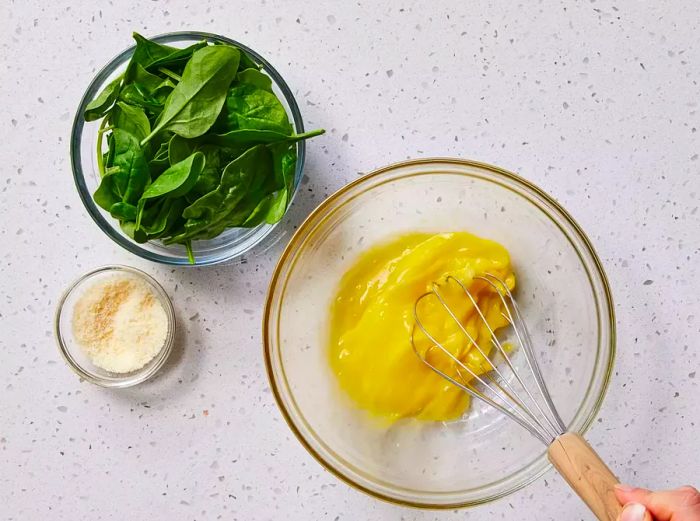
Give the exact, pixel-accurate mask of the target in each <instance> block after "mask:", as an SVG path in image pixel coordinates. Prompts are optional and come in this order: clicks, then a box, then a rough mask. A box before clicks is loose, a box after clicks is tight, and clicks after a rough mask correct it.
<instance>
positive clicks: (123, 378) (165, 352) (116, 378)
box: [54, 265, 175, 388]
mask: <svg viewBox="0 0 700 521" xmlns="http://www.w3.org/2000/svg"><path fill="white" fill-rule="evenodd" d="M115 275H127V276H129V277H134V278H137V279H139V280H142V281H144V282H145V283H146V284H148V285H149V286H150V287H151V288H152V289H153V293H154V294H155V296H156V298H157V299H158V301H159V302H160V303H161V305H162V306H163V309H165V314H166V315H167V317H168V332H167V334H166V337H165V342H164V344H163V347H162V348H161V349H160V351H159V352H158V354H157V355H156V356H155V357H153V359H152V360H151V361H150V362H148V363H147V364H146V365H144V366H143V367H142V368H140V369H137V370H136V371H132V372H130V373H112V372H109V371H106V370H104V369H102V368H101V367H97V366H96V365H94V364H93V363H92V362H91V361H90V359H89V358H88V356H87V355H86V354H85V352H84V351H83V349H82V348H81V347H80V345H79V344H78V342H77V340H76V339H75V336H74V335H73V324H72V320H73V310H74V308H75V305H76V303H77V302H78V300H79V299H80V297H81V295H82V294H83V292H84V291H85V290H86V289H88V288H89V287H90V286H92V285H93V284H95V283H97V282H99V281H101V280H107V279H109V278H112V277H114V276H115ZM54 333H55V335H56V341H57V342H58V348H59V350H60V351H61V355H63V358H64V359H65V361H66V363H67V364H68V366H69V367H70V368H71V369H73V371H75V373H76V374H77V375H78V376H80V377H81V378H84V379H85V380H87V381H88V382H92V383H94V384H97V385H101V386H102V387H122V388H123V387H131V386H134V385H136V384H139V383H141V382H145V381H146V380H148V379H149V378H151V377H152V376H153V375H154V374H156V373H157V372H158V370H159V369H160V368H161V367H162V366H163V364H164V363H165V361H166V360H167V359H168V356H169V355H170V352H171V351H172V348H173V343H174V341H175V311H174V309H173V304H172V302H171V301H170V298H169V297H168V294H167V293H166V292H165V290H164V289H163V288H162V287H161V285H160V284H158V282H156V280H155V279H154V278H153V277H151V276H149V275H147V274H146V273H144V272H143V271H141V270H137V269H136V268H130V267H128V266H118V265H111V266H103V267H101V268H97V269H95V270H93V271H91V272H89V273H86V274H85V275H83V276H82V277H80V278H79V279H78V280H76V281H75V282H74V283H73V284H71V285H70V286H69V288H68V289H67V290H66V292H65V293H64V294H63V296H62V297H61V299H60V300H59V302H58V307H57V309H56V317H55V322H54Z"/></svg>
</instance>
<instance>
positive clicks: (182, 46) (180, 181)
mask: <svg viewBox="0 0 700 521" xmlns="http://www.w3.org/2000/svg"><path fill="white" fill-rule="evenodd" d="M134 38H135V40H136V45H135V46H133V47H131V48H129V49H127V50H126V51H124V52H122V53H121V54H120V55H118V56H117V57H116V58H114V59H113V60H112V61H111V62H110V63H109V64H107V65H106V66H105V67H104V68H103V69H102V70H101V71H100V72H99V73H98V74H97V76H96V77H95V79H94V80H93V81H92V83H91V84H90V86H89V87H88V89H87V91H86V92H85V95H84V96H83V99H82V101H81V103H80V106H79V108H78V112H77V114H76V116H75V121H74V124H73V133H72V136H71V160H72V165H73V173H74V178H75V182H76V186H77V188H78V191H79V193H80V196H81V199H82V200H83V203H84V204H85V206H86V208H87V210H88V212H89V213H90V215H91V217H92V218H93V219H94V220H95V222H97V224H98V225H99V226H100V228H101V229H102V230H103V231H104V232H105V233H107V235H109V236H110V237H111V238H112V239H113V240H115V241H116V242H117V243H119V244H120V245H121V246H123V247H125V248H126V249H127V250H129V251H131V252H132V253H135V254H137V255H139V256H141V257H144V258H147V259H150V260H154V261H158V262H163V263H167V264H177V265H184V264H197V265H204V264H215V263H220V262H224V261H227V260H230V259H233V258H235V257H238V256H240V255H242V254H243V253H245V252H247V251H248V250H250V249H251V248H252V247H253V246H255V245H256V244H258V243H260V242H261V241H262V240H263V239H264V238H265V237H266V236H268V235H269V234H270V233H271V232H272V231H273V230H274V228H275V225H276V224H277V223H278V222H279V220H280V219H281V218H282V217H283V216H284V213H285V212H286V210H287V208H288V207H289V204H290V203H291V201H292V198H293V196H294V194H295V192H296V189H297V186H298V184H299V181H300V178H301V172H302V168H303V164H304V151H305V145H304V141H305V139H307V138H309V137H313V136H316V135H319V134H320V133H322V132H323V131H322V130H318V131H312V132H304V127H303V123H302V119H301V115H300V113H299V108H298V106H297V103H296V101H295V99H294V96H293V95H292V93H291V91H290V89H289V87H288V86H287V85H286V83H285V82H284V80H283V79H282V78H281V76H280V75H279V74H278V73H277V71H275V69H274V68H273V67H272V66H271V65H270V64H269V63H268V62H267V61H266V60H265V59H263V58H262V57H261V56H260V55H258V54H257V53H256V52H254V51H253V50H251V49H249V48H248V47H246V46H244V45H242V44H240V43H238V42H235V41H233V40H230V39H228V38H224V37H222V36H216V35H212V34H208V33H200V32H187V33H170V34H166V35H161V36H157V37H155V38H152V39H146V38H144V37H141V36H140V35H137V34H135V35H134Z"/></svg>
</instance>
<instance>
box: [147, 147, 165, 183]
mask: <svg viewBox="0 0 700 521" xmlns="http://www.w3.org/2000/svg"><path fill="white" fill-rule="evenodd" d="M168 143H169V142H168V141H165V142H164V143H161V144H160V145H159V148H158V149H157V150H156V153H155V155H154V156H153V157H152V158H151V159H150V160H149V161H148V168H149V170H150V172H151V176H152V177H153V178H155V177H158V176H159V175H160V174H161V173H163V172H164V171H165V170H166V168H168V167H169V166H170V162H169V161H168ZM151 145H153V143H151ZM151 148H152V149H153V148H154V147H151Z"/></svg>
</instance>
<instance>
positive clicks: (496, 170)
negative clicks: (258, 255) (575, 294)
mask: <svg viewBox="0 0 700 521" xmlns="http://www.w3.org/2000/svg"><path fill="white" fill-rule="evenodd" d="M436 164H437V165H452V166H459V167H471V168H477V169H482V170H486V171H488V173H490V174H494V175H496V176H502V177H504V178H505V179H506V180H508V181H511V182H513V183H515V184H517V185H520V186H521V187H522V188H525V189H526V190H530V191H532V192H533V193H534V194H535V195H536V196H538V197H540V198H541V199H542V200H543V201H544V202H545V203H547V204H549V205H551V206H552V207H553V208H554V210H555V212H558V213H559V215H560V216H561V217H562V218H564V219H565V221H566V222H567V224H568V225H570V226H571V228H572V231H573V234H574V235H576V236H577V238H578V239H580V241H581V243H582V245H583V248H584V249H585V250H587V253H588V254H589V255H590V259H591V260H592V264H593V268H594V270H595V272H596V273H597V275H598V276H599V277H600V283H601V287H602V290H603V296H604V304H605V305H606V306H607V311H608V316H607V319H608V326H609V327H608V333H609V346H608V347H609V356H608V362H607V366H606V367H605V371H604V374H603V375H602V380H601V384H600V391H599V393H598V396H597V397H596V398H595V401H594V402H593V403H592V404H591V409H590V412H589V414H588V417H587V418H586V419H585V421H584V423H583V424H582V425H581V427H580V428H579V429H578V433H579V434H581V435H583V434H584V433H585V432H587V431H588V429H589V428H590V426H591V424H592V423H593V420H594V419H595V417H596V416H597V414H598V413H599V411H600V408H601V406H602V404H603V401H604V399H605V396H606V394H607V391H608V388H609V385H610V380H611V377H612V372H613V369H614V365H615V355H616V325H615V308H614V302H613V298H612V291H611V289H610V284H609V281H608V278H607V276H606V274H605V270H604V268H603V265H602V262H601V260H600V258H599V256H598V254H597V252H596V251H595V248H594V247H593V245H592V243H591V241H590V239H589V238H588V236H587V235H586V234H585V232H584V231H583V229H582V228H581V226H580V225H579V224H578V222H577V221H576V220H575V219H574V218H573V217H572V216H571V215H570V214H569V212H568V211H566V210H565V209H564V207H563V206H562V205H560V204H559V203H558V202H557V201H556V200H555V199H554V198H553V197H552V196H550V195H549V194H547V193H546V192H545V191H544V190H542V189H541V188H540V187H538V186H537V185H535V184H534V183H532V182H530V181H528V180H527V179H525V178H523V177H521V176H519V175H517V174H515V173H513V172H510V171H509V170H505V169H503V168H500V167H497V166H494V165H491V164H489V163H484V162H480V161H475V160H471V159H461V158H454V157H426V158H418V159H408V160H405V161H399V162H395V163H391V164H389V165H386V166H383V167H380V168H378V169H376V170H373V171H371V172H369V173H367V174H365V175H363V176H362V177H360V178H358V179H356V180H354V181H351V182H350V183H348V184H346V185H344V186H343V187H341V188H340V189H338V190H337V191H336V192H334V193H333V194H331V195H330V196H329V197H328V198H326V199H325V200H323V201H322V202H321V204H319V205H318V206H317V207H316V208H315V209H314V210H313V211H312V212H311V213H310V214H309V215H308V216H307V217H306V219H305V220H304V221H303V222H302V223H301V224H300V225H299V227H298V228H297V229H296V231H295V233H294V235H293V236H292V237H291V239H290V240H289V242H288V243H287V245H286V247H285V249H284V251H283V252H282V254H281V256H280V258H279V260H278V261H277V264H276V266H275V268H274V271H273V273H272V277H271V278H270V283H269V286H268V291H267V296H266V300H265V308H264V312H263V318H262V339H263V342H262V348H263V358H264V361H265V369H266V373H267V378H268V381H269V384H270V388H271V390H272V394H273V396H274V397H275V402H276V403H277V407H278V408H279V410H280V412H281V413H282V416H283V418H284V420H285V422H286V423H287V425H288V426H289V428H290V429H291V431H292V432H293V434H294V436H295V437H296V438H297V440H298V441H299V443H301V445H302V446H303V447H304V448H305V449H306V450H307V452H309V454H311V456H313V458H314V459H315V460H316V461H317V462H318V463H319V464H321V466H322V467H323V468H325V469H326V470H327V471H329V472H330V473H331V474H333V475H334V476H335V477H337V478H338V479H340V480H341V481H343V482H344V483H346V484H347V485H349V486H350V487H352V488H354V489H356V490H359V491H361V492H364V493H365V494H368V495H370V496H372V497H374V498H376V499H380V500H382V501H385V502H387V503H391V504H394V505H400V506H405V507H412V508H417V509H427V510H449V509H456V508H466V507H472V506H477V505H481V504H484V503H490V502H492V501H495V500H497V499H500V498H503V497H505V496H508V495H510V494H512V493H514V492H516V491H518V490H520V489H522V488H524V487H526V486H527V485H529V484H530V483H532V482H533V481H535V480H537V479H539V478H540V477H542V476H543V475H544V474H545V473H547V472H548V471H549V470H550V469H551V468H552V464H551V463H550V462H549V461H548V460H546V451H543V453H542V454H541V455H540V456H539V457H538V458H537V459H535V460H534V461H533V462H531V463H530V465H529V466H531V467H536V466H538V465H540V466H541V468H540V469H538V470H537V471H536V472H534V473H533V474H532V475H531V476H528V477H527V478H526V479H523V480H522V482H519V483H515V484H514V485H512V486H510V487H509V488H507V489H506V490H503V491H501V492H499V493H495V494H491V495H487V496H484V497H482V498H477V499H472V500H468V501H460V502H453V503H435V504H431V503H425V502H417V501H411V500H408V499H399V498H396V497H393V496H390V495H388V494H384V493H381V492H378V491H376V490H373V489H371V488H369V487H366V486H364V485H362V484H360V483H357V482H356V481H354V480H353V479H352V478H350V477H349V476H347V475H346V474H344V473H343V472H342V471H341V470H339V469H337V468H335V467H334V466H333V465H332V463H330V462H329V461H327V460H326V459H325V458H324V457H323V456H322V455H321V454H320V453H319V452H318V451H317V450H316V449H314V448H313V447H312V446H311V444H310V443H309V442H308V441H307V440H306V439H305V438H304V436H303V434H302V433H301V431H300V430H299V428H298V427H297V426H296V424H295V423H294V421H293V419H292V417H291V414H290V413H289V411H288V410H287V408H286V406H285V403H284V400H283V398H282V394H281V392H280V388H279V387H278V384H277V381H276V379H275V376H274V370H273V367H272V365H273V364H272V358H271V350H272V343H271V338H270V323H271V321H272V320H273V318H272V317H271V310H272V307H273V301H274V299H273V296H274V294H275V290H276V288H277V285H278V283H279V279H280V276H281V272H282V269H283V268H284V267H285V265H286V264H287V261H288V258H289V257H290V255H291V254H292V253H294V252H296V250H297V243H298V242H299V241H300V240H302V239H305V238H306V236H307V233H306V232H307V228H309V227H310V226H311V225H312V224H313V222H314V221H315V218H316V217H317V216H318V215H319V214H321V213H322V212H324V211H326V210H327V209H328V208H329V207H331V206H332V205H333V204H334V203H335V202H336V200H338V199H339V198H341V197H342V196H343V195H345V194H346V193H347V192H349V191H351V190H352V189H354V188H355V187H357V186H359V185H362V184H364V183H367V182H368V181H371V180H373V179H375V178H378V177H380V176H382V175H384V174H387V173H389V172H392V171H394V170H397V169H401V168H406V167H416V166H426V165H436ZM574 249H576V250H579V248H577V247H576V246H574ZM577 253H579V252H578V251H577ZM579 255H580V253H579ZM597 356H599V355H597ZM543 460H545V461H543ZM542 462H544V465H542V464H541V463H542ZM526 468H527V467H524V468H523V469H521V471H523V470H524V469H526ZM521 471H519V472H521Z"/></svg>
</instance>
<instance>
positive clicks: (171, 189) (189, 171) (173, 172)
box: [141, 152, 204, 201]
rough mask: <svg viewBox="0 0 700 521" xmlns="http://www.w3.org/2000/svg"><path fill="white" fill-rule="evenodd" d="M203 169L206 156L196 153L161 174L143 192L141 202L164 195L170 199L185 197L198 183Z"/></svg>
mask: <svg viewBox="0 0 700 521" xmlns="http://www.w3.org/2000/svg"><path fill="white" fill-rule="evenodd" d="M202 168H204V154H202V153H201V152H195V153H194V154H192V155H191V156H189V157H188V158H186V159H184V160H182V161H180V162H179V163H176V164H174V165H173V166H171V167H170V168H168V169H167V170H166V171H165V172H163V173H162V174H160V175H159V176H158V178H157V179H156V180H154V181H153V182H152V183H151V184H150V185H149V186H148V188H146V190H145V191H144V192H143V195H142V196H141V200H142V201H143V200H146V199H154V198H156V197H162V196H164V195H167V196H169V197H180V196H183V195H185V194H186V193H187V192H189V191H190V189H191V188H192V187H193V186H194V184H195V183H196V182H197V178H198V177H199V174H200V173H201V172H202Z"/></svg>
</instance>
